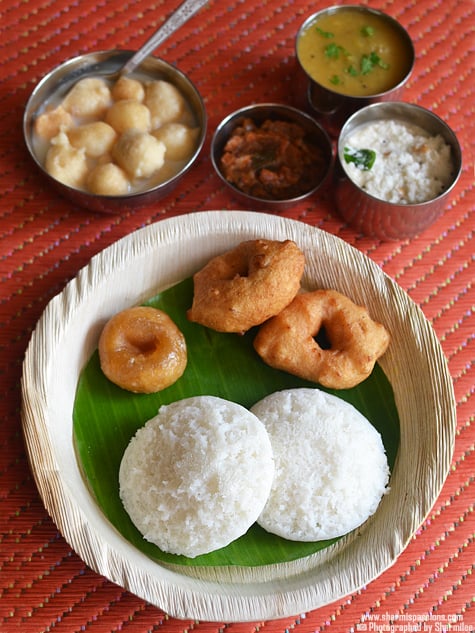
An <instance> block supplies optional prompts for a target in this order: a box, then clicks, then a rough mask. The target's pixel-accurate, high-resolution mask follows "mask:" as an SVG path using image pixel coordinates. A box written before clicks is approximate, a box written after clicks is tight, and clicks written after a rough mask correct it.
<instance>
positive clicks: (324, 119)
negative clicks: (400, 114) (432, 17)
mask: <svg viewBox="0 0 475 633" xmlns="http://www.w3.org/2000/svg"><path fill="white" fill-rule="evenodd" d="M342 11H345V12H347V11H350V12H354V13H355V14H361V13H363V14H368V15H373V16H378V18H380V19H381V20H384V21H385V22H387V23H388V24H389V25H390V26H391V27H392V28H393V29H394V31H395V32H396V33H397V34H398V36H399V37H400V39H401V43H402V45H403V46H404V47H405V48H406V50H407V57H408V64H407V69H406V73H405V75H404V77H403V78H402V79H401V80H400V81H399V82H398V83H397V84H396V85H394V86H392V87H391V88H390V89H388V90H386V91H384V92H380V93H376V94H372V95H367V96H357V97H355V96H351V95H345V94H341V93H340V92H337V91H334V90H331V89H329V88H328V87H326V86H323V85H322V84H320V83H319V82H318V81H316V80H315V79H314V78H313V77H312V76H311V75H310V74H309V73H308V72H307V70H306V69H305V67H304V65H303V64H302V62H301V60H300V59H299V54H298V47H299V40H300V38H301V36H302V34H303V33H304V32H305V31H306V30H307V29H309V28H312V26H313V24H314V23H316V22H317V21H318V20H319V19H321V18H322V17H323V16H326V15H335V14H338V13H340V12H342ZM328 41H331V40H328ZM295 52H296V60H297V64H296V73H295V80H294V81H295V97H294V98H295V103H296V105H297V107H300V108H302V109H304V110H306V111H308V112H309V113H310V114H311V115H312V116H315V117H316V118H317V120H319V121H320V122H321V123H322V125H323V126H324V127H325V129H326V130H327V131H328V132H329V133H330V134H331V135H332V136H335V137H336V136H338V133H339V131H340V129H341V126H342V125H343V123H344V122H345V121H346V119H347V118H348V117H349V116H351V114H353V112H356V111H357V110H359V109H360V108H362V107H365V106H366V105H369V104H371V103H379V102H381V101H396V100H398V99H400V98H401V96H402V93H403V90H404V87H405V84H406V83H407V80H408V79H409V77H410V76H411V74H412V70H413V68H414V62H415V50H414V45H413V42H412V40H411V37H410V36H409V33H408V32H407V31H406V30H405V29H404V27H403V26H402V25H401V24H400V23H399V22H397V20H395V19H394V18H392V17H391V16H390V15H388V14H386V13H383V12H382V11H378V10H376V9H371V8H370V7H366V6H362V5H340V6H339V5H337V6H332V7H328V8H327V9H323V10H322V11H318V12H317V13H314V14H313V15H311V16H310V17H308V18H307V19H306V20H305V21H304V23H303V24H302V25H301V27H300V29H299V30H298V32H297V36H296V40H295Z"/></svg>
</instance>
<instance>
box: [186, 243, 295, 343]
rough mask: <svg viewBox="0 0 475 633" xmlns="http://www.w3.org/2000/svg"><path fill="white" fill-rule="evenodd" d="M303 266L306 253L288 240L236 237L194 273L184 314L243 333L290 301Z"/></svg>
mask: <svg viewBox="0 0 475 633" xmlns="http://www.w3.org/2000/svg"><path fill="white" fill-rule="evenodd" d="M304 267H305V256H304V254H303V252H302V251H301V250H300V248H299V247H298V246H297V244H295V242H293V241H291V240H285V241H282V242H280V241H277V240H265V239H256V240H248V241H245V242H241V243H240V244H238V246H236V247H235V248H233V249H232V250H230V251H228V252H226V253H224V254H223V255H219V256H217V257H214V258H213V259H212V260H211V261H210V262H208V264H207V265H206V266H205V267H204V268H202V269H201V270H200V271H198V272H197V273H196V274H195V275H194V277H193V283H194V295H193V303H192V306H191V308H190V309H189V310H188V312H187V316H188V319H189V320H190V321H193V322H196V323H200V324H201V325H204V326H206V327H209V328H211V329H213V330H217V331H218V332H236V333H244V332H246V331H247V330H249V329H250V328H252V327H253V326H256V325H260V324H261V323H263V322H264V321H266V320H267V319H269V318H271V317H273V316H274V315H276V314H278V313H279V312H280V311H281V310H283V309H284V308H285V307H286V306H287V305H288V304H289V303H290V302H291V301H292V299H293V298H294V297H295V295H296V294H297V292H298V291H299V289H300V280H301V278H302V275H303V271H304Z"/></svg>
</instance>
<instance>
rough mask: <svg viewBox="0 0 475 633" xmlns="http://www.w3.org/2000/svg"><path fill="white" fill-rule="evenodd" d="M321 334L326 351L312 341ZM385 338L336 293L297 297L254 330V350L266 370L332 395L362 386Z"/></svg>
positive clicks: (374, 324) (384, 345)
mask: <svg viewBox="0 0 475 633" xmlns="http://www.w3.org/2000/svg"><path fill="white" fill-rule="evenodd" d="M322 328H323V329H324V332H325V335H326V339H327V340H328V343H329V348H328V349H326V347H327V346H326V345H325V346H324V347H325V348H324V347H321V346H320V345H319V344H318V342H317V340H316V339H315V337H317V335H318V334H319V332H321V331H322ZM389 340H390V336H389V333H388V332H387V330H386V328H385V327H384V326H383V325H381V324H380V323H377V322H376V321H373V320H372V319H371V317H370V316H369V313H368V311H367V309H366V308H364V307H362V306H358V305H356V304H355V303H353V301H351V299H349V298H348V297H346V296H344V295H342V294H340V293H339V292H337V291H336V290H315V291H313V292H307V293H303V294H299V295H297V296H296V297H295V299H294V300H293V301H292V303H291V304H290V305H289V306H287V308H285V309H284V310H283V311H282V312H281V313H280V314H278V315H277V316H275V317H273V318H272V319H270V321H268V322H267V323H265V324H264V325H262V326H261V327H260V328H259V332H258V333H257V336H256V338H255V339H254V348H255V350H256V351H257V353H258V354H259V356H260V357H261V358H262V359H263V360H264V361H265V362H266V363H267V364H268V365H270V366H271V367H274V368H276V369H280V370H283V371H286V372H288V373H290V374H293V375H295V376H298V377H300V378H303V379H304V380H309V381H312V382H316V383H319V384H321V385H322V386H324V387H329V388H333V389H347V388H350V387H354V386H355V385H357V384H359V383H360V382H362V381H363V380H364V379H365V378H367V377H368V376H369V375H370V373H371V372H372V370H373V368H374V365H375V363H376V361H377V359H378V358H379V357H380V356H382V355H383V354H384V352H385V351H386V349H387V347H388V345H389Z"/></svg>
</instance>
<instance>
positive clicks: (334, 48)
mask: <svg viewBox="0 0 475 633" xmlns="http://www.w3.org/2000/svg"><path fill="white" fill-rule="evenodd" d="M339 56H340V46H338V45H337V44H328V46H325V57H328V58H329V59H338V57H339Z"/></svg>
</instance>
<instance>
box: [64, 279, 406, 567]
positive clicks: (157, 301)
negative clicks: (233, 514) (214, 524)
mask: <svg viewBox="0 0 475 633" xmlns="http://www.w3.org/2000/svg"><path fill="white" fill-rule="evenodd" d="M192 297H193V281H192V279H191V278H190V279H186V280H184V281H183V282H181V283H180V284H177V285H176V286H174V287H172V288H169V289H167V290H165V291H164V292H162V293H160V294H158V295H157V296H155V297H153V298H151V299H150V300H149V301H148V302H147V305H152V306H154V307H156V308H160V309H161V310H163V311H164V312H166V313H167V314H168V315H169V316H170V317H171V318H172V319H173V320H174V321H175V323H176V324H177V326H178V327H179V328H180V329H181V331H182V332H183V334H184V335H185V338H186V342H187V348H188V364H187V368H186V370H185V372H184V374H183V376H182V377H181V378H180V379H179V380H178V381H177V382H176V383H175V384H174V385H171V386H170V387H168V388H167V389H164V390H163V391H161V392H158V393H155V394H150V395H148V394H147V395H144V394H133V393H131V392H128V391H125V390H123V389H120V388H119V387H117V386H115V385H114V384H113V383H111V382H110V381H109V380H107V378H106V377H105V376H104V374H103V373H102V371H101V369H100V364H99V355H98V352H97V350H96V351H95V353H94V354H93V355H92V357H91V358H90V360H89V362H88V363H87V365H86V367H85V368H84V370H83V371H82V373H81V376H80V379H79V382H78V388H77V393H76V398H75V403H74V411H73V430H74V442H75V449H76V453H77V456H78V460H79V463H80V467H81V468H82V471H83V474H84V477H85V480H86V481H87V483H88V485H89V487H90V490H91V493H92V495H93V496H94V497H95V499H96V502H97V504H98V505H99V507H100V508H101V510H102V512H103V513H104V515H105V516H106V517H107V518H108V520H109V521H110V522H111V523H112V524H113V525H114V526H115V527H116V529H117V530H118V531H119V532H120V533H121V534H122V535H123V536H124V538H126V539H127V540H128V541H129V542H131V543H132V544H133V545H134V546H135V547H137V548H138V549H139V550H141V551H142V552H144V553H145V554H146V555H148V556H150V557H151V558H153V559H154V560H157V561H160V562H164V563H172V564H177V565H198V566H205V565H206V566H217V565H241V566H257V565H268V564H274V563H282V562H289V561H292V560H296V559H299V558H303V557H305V556H308V555H310V554H312V553H314V552H317V551H318V550H321V549H322V548H325V547H328V546H329V545H330V544H331V543H333V542H334V541H335V540H336V539H333V540H326V541H318V542H311V543H302V542H294V541H288V540H286V539H283V538H281V537H278V536H276V535H273V534H269V533H268V532H266V531H265V530H263V529H262V528H261V527H260V526H258V525H257V524H255V525H253V526H252V527H251V528H250V529H249V531H248V532H247V533H246V534H245V535H243V536H242V537H240V538H239V539H237V540H235V541H234V542H233V543H231V544H229V545H228V546H226V547H224V548H222V549H219V550H216V551H214V552H211V553H209V554H205V555H202V556H198V557H196V558H193V559H190V558H187V557H185V556H177V555H173V554H168V553H166V552H162V551H161V550H160V549H159V548H158V547H157V546H155V545H153V544H152V543H149V542H147V541H146V540H145V539H144V538H143V537H142V535H141V534H140V532H139V531H138V530H137V529H136V528H135V526H134V525H133V523H132V522H131V520H130V518H129V516H128V514H127V513H126V511H125V509H124V507H123V505H122V503H121V501H120V497H119V485H118V472H119V466H120V461H121V459H122V455H123V453H124V451H125V449H126V447H127V445H128V443H129V441H130V439H131V438H132V437H133V435H134V434H135V432H136V431H137V430H138V429H139V428H140V427H141V426H143V425H144V424H145V422H146V421H147V420H149V419H150V418H152V417H154V416H155V415H156V414H157V412H158V409H159V407H160V406H161V405H162V404H168V403H170V402H173V401H175V400H180V399H182V398H187V397H190V396H196V395H215V396H219V397H221V398H226V399H228V400H231V401H234V402H238V403H240V404H241V405H243V406H245V407H248V408H249V407H251V406H252V405H253V404H254V403H255V402H257V401H258V400H260V399H261V398H263V397H264V396H266V395H268V394H270V393H272V392H274V391H279V390H281V389H289V388H295V387H313V388H321V387H320V386H317V385H315V384H314V383H309V382H306V381H303V380H300V379H299V378H296V377H294V376H291V375H289V374H287V373H285V372H281V371H277V370H274V369H272V368H270V367H268V366H267V365H265V364H264V363H263V362H262V360H261V359H260V358H259V357H258V355H257V354H256V352H255V351H254V348H253V346H252V341H253V338H254V336H255V331H252V330H251V331H249V332H248V333H246V334H245V335H244V336H240V335H236V334H223V333H219V332H215V331H212V330H210V329H208V328H205V327H202V326H200V325H198V324H196V323H191V322H189V321H188V319H187V318H186V310H187V309H188V308H189V307H190V306H191V302H192ZM326 391H328V392H330V393H334V394H335V395H337V396H338V397H340V398H342V399H344V400H346V401H348V402H350V403H351V404H353V405H354V406H355V407H356V408H357V409H358V410H359V411H360V412H361V413H362V414H363V415H365V416H366V417H367V418H368V420H369V421H370V422H371V423H372V424H373V425H374V426H375V427H376V428H377V429H378V431H379V432H380V433H381V436H382V439H383V444H384V446H385V449H386V453H387V456H388V462H389V465H390V467H392V466H393V464H394V460H395V458H396V454H397V449H398V445H399V419H398V413H397V409H396V405H395V401H394V395H393V391H392V388H391V385H390V383H389V381H388V380H387V378H386V376H385V374H384V372H383V371H382V369H381V367H380V366H379V365H376V366H375V369H374V371H373V373H372V374H371V376H370V377H369V378H367V379H366V380H365V381H364V382H363V383H361V384H360V385H358V387H355V388H353V389H348V390H339V391H332V390H329V389H327V390H326Z"/></svg>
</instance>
